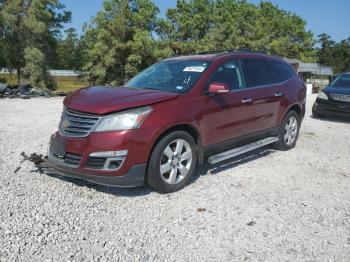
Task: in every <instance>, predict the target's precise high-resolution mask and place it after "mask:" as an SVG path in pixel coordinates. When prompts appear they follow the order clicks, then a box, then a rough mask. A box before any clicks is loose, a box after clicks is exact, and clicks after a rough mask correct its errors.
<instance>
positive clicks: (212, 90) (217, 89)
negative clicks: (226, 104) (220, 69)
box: [207, 82, 230, 95]
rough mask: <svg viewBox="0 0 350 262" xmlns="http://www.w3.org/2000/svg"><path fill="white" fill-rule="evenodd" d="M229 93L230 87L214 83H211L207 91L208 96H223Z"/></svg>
mask: <svg viewBox="0 0 350 262" xmlns="http://www.w3.org/2000/svg"><path fill="white" fill-rule="evenodd" d="M229 92H230V86H229V85H228V84H224V83H218V82H214V83H211V84H210V86H209V89H208V92H207V93H208V94H216V95H219V94H225V93H229Z"/></svg>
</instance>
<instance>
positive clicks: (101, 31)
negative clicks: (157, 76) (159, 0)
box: [84, 0, 171, 85]
mask: <svg viewBox="0 0 350 262" xmlns="http://www.w3.org/2000/svg"><path fill="white" fill-rule="evenodd" d="M158 12H159V10H158V8H157V7H156V6H155V5H154V4H153V2H152V1H151V0H106V1H105V2H104V5H103V10H102V11H100V12H99V13H98V14H97V15H96V17H95V18H94V19H93V20H92V21H91V23H90V24H89V25H88V26H86V32H85V34H86V35H85V39H86V44H87V57H86V59H87V63H86V64H85V66H84V72H86V74H85V76H86V78H87V79H88V80H89V81H91V82H94V83H100V84H114V85H119V84H122V83H124V81H125V80H126V79H128V78H130V77H131V76H133V75H135V74H136V73H137V72H139V71H140V70H142V69H144V68H145V67H147V66H148V65H150V64H152V63H154V62H155V61H157V60H158V59H159V58H162V57H165V56H168V55H170V54H171V50H170V49H169V48H167V47H164V44H163V43H159V42H158V41H156V40H155V39H154V37H153V36H152V32H153V31H154V29H155V27H156V21H157V14H158Z"/></svg>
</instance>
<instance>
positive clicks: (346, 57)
mask: <svg viewBox="0 0 350 262" xmlns="http://www.w3.org/2000/svg"><path fill="white" fill-rule="evenodd" d="M318 43H319V44H320V47H319V48H318V50H317V55H318V61H319V63H320V64H321V65H325V66H330V67H332V68H333V71H334V72H335V73H341V72H346V71H350V37H349V38H347V39H344V40H342V41H340V42H338V43H336V42H335V41H333V40H332V39H331V37H330V36H329V35H327V34H325V33H324V34H321V35H319V36H318Z"/></svg>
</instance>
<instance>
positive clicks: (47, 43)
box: [0, 0, 70, 87]
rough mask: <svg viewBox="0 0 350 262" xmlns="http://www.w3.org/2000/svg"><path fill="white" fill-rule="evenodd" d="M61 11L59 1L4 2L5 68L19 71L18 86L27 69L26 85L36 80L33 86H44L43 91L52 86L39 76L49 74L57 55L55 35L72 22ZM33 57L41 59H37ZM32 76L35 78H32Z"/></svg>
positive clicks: (2, 14) (25, 0)
mask: <svg viewBox="0 0 350 262" xmlns="http://www.w3.org/2000/svg"><path fill="white" fill-rule="evenodd" d="M62 9H63V5H62V4H60V3H59V0H11V1H4V3H3V6H2V8H1V11H0V12H1V13H0V17H1V18H2V21H3V30H2V31H3V35H2V37H1V41H2V44H3V45H2V51H3V54H4V58H5V61H6V66H7V67H10V68H15V69H16V70H17V79H18V82H21V75H22V74H21V73H22V71H23V69H24V68H26V70H25V78H26V79H25V81H26V82H28V81H29V80H35V83H33V84H38V83H41V84H40V86H41V87H44V86H46V85H49V84H50V83H49V82H46V81H48V78H47V76H46V74H43V75H41V76H39V75H37V73H36V72H38V71H41V72H44V71H45V70H47V66H48V65H49V64H50V58H52V56H53V54H54V52H53V51H54V47H55V39H56V35H57V33H58V32H59V30H60V29H61V24H62V23H63V22H67V21H68V20H69V19H70V13H68V12H65V11H63V12H61V11H62ZM34 54H35V55H39V56H38V57H37V58H35V57H33V55H34ZM27 63H28V65H27ZM38 67H41V69H40V70H39V69H38ZM32 73H33V74H34V76H31V75H30V74H32ZM38 77H41V79H40V80H38ZM43 83H44V84H43Z"/></svg>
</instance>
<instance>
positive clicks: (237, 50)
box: [195, 48, 267, 55]
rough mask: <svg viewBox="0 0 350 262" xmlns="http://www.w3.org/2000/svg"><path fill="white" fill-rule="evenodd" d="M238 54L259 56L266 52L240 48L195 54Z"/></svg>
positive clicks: (197, 53)
mask: <svg viewBox="0 0 350 262" xmlns="http://www.w3.org/2000/svg"><path fill="white" fill-rule="evenodd" d="M238 52H246V53H261V54H267V52H266V51H260V50H259V51H257V50H251V49H248V48H242V49H222V50H210V51H204V52H196V53H195V54H196V55H207V54H217V55H224V54H227V53H238Z"/></svg>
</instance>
